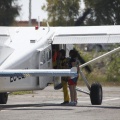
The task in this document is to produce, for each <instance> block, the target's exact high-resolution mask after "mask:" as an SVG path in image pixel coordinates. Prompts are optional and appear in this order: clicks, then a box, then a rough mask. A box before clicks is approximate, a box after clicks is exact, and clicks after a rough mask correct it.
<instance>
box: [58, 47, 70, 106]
mask: <svg viewBox="0 0 120 120" xmlns="http://www.w3.org/2000/svg"><path fill="white" fill-rule="evenodd" d="M57 68H58V69H67V68H68V61H67V58H66V52H65V50H64V49H61V50H60V51H59V58H58V62H57ZM61 82H62V87H63V96H64V102H63V103H61V105H65V104H68V103H69V93H68V87H67V86H68V83H67V82H68V78H67V77H61Z"/></svg>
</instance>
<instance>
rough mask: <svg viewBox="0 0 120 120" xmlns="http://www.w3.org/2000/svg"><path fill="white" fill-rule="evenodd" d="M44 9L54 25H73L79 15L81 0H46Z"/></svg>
mask: <svg viewBox="0 0 120 120" xmlns="http://www.w3.org/2000/svg"><path fill="white" fill-rule="evenodd" d="M46 2H47V5H46V6H45V5H43V6H42V9H43V10H45V11H47V12H48V20H49V21H50V22H51V25H53V26H56V25H58V26H72V25H74V21H75V19H76V18H77V17H78V15H79V8H80V4H79V2H80V1H79V0H64V1H63V0H46Z"/></svg>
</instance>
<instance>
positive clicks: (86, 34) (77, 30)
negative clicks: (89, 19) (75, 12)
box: [52, 25, 120, 44]
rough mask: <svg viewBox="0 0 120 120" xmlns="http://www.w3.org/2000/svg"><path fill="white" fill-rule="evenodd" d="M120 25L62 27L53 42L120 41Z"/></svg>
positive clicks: (88, 42)
mask: <svg viewBox="0 0 120 120" xmlns="http://www.w3.org/2000/svg"><path fill="white" fill-rule="evenodd" d="M119 31H120V25H117V26H115V25H114V26H112V25H111V26H78V27H61V28H59V29H58V30H57V32H56V33H55V35H54V36H53V39H52V43H53V44H93V43H94V44H96V43H97V44H98V43H120V32H119Z"/></svg>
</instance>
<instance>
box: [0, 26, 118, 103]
mask: <svg viewBox="0 0 120 120" xmlns="http://www.w3.org/2000/svg"><path fill="white" fill-rule="evenodd" d="M119 31H120V26H83V27H49V26H48V27H38V28H37V27H2V26H1V27H0V104H6V103H7V100H8V92H14V91H21V90H42V89H44V88H45V87H47V86H48V85H49V84H50V83H53V84H54V87H56V86H57V85H59V84H60V79H59V78H60V76H76V75H77V73H76V71H75V70H74V68H72V69H71V70H69V69H66V70H58V69H53V66H52V46H53V45H54V46H57V47H58V49H61V48H63V49H66V52H67V55H68V52H69V50H70V49H72V48H73V44H86V43H90V44H92V43H119V42H120V32H119ZM119 49H120V48H117V49H114V50H112V51H110V52H108V53H107V54H105V55H102V56H100V57H98V58H95V59H94V60H91V61H89V62H87V63H85V64H83V65H80V68H81V69H82V68H83V67H85V66H86V65H88V64H90V63H92V62H94V61H95V60H98V59H100V58H103V57H105V56H107V55H109V54H112V53H114V52H116V51H119ZM80 74H81V77H82V78H83V80H84V82H85V84H86V86H87V87H88V89H89V92H86V91H84V90H81V89H79V88H77V90H78V91H81V92H84V93H86V94H88V95H90V99H91V103H92V104H93V105H100V104H101V103H102V86H101V85H100V84H99V83H93V84H92V85H89V83H88V80H87V79H86V78H85V76H84V74H83V73H82V70H80Z"/></svg>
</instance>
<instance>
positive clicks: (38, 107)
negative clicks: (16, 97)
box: [0, 103, 73, 110]
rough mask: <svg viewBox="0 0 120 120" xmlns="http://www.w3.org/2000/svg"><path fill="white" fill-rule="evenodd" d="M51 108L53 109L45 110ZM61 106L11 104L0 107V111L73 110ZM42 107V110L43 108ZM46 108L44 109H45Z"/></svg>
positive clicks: (51, 104) (50, 104)
mask: <svg viewBox="0 0 120 120" xmlns="http://www.w3.org/2000/svg"><path fill="white" fill-rule="evenodd" d="M50 106H53V108H47V107H50ZM55 106H56V107H57V106H59V108H58V107H57V108H55ZM60 106H61V107H62V105H60V104H54V103H42V104H16V105H15V104H13V105H0V110H73V109H72V108H67V107H64V108H61V107H60ZM43 107H44V108H43ZM45 107H46V108H45Z"/></svg>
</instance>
